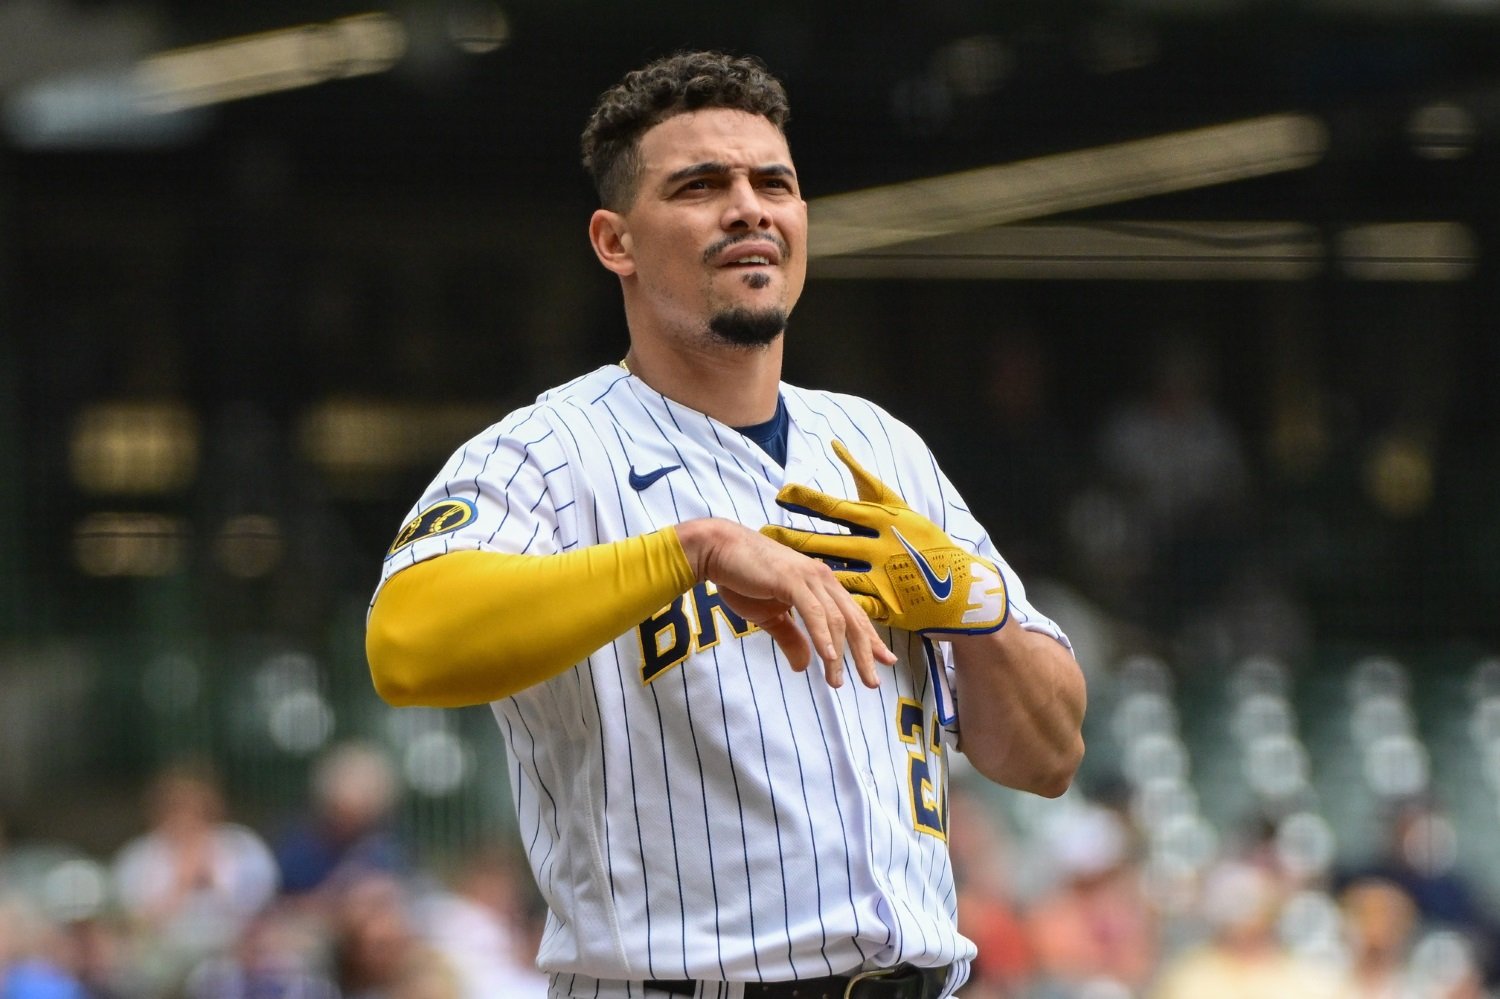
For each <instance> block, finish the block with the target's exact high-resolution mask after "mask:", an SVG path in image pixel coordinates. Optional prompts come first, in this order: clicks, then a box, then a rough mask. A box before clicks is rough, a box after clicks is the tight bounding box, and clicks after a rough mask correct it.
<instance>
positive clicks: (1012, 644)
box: [951, 621, 1087, 797]
mask: <svg viewBox="0 0 1500 999" xmlns="http://www.w3.org/2000/svg"><path fill="white" fill-rule="evenodd" d="M951 642H952V647H953V658H954V663H955V666H956V669H957V697H958V704H959V749H960V750H962V751H963V753H964V755H965V756H967V757H968V758H969V761H970V762H971V763H972V764H973V765H974V768H975V769H976V770H978V771H979V772H980V773H981V774H983V775H984V776H986V777H988V778H989V779H990V780H993V781H995V782H996V783H999V784H1004V785H1005V786H1007V787H1013V788H1016V789H1018V790H1022V791H1031V792H1033V793H1036V794H1040V795H1044V796H1046V797H1056V796H1058V795H1060V794H1062V793H1063V792H1064V791H1066V790H1067V789H1068V785H1069V784H1070V783H1071V782H1072V779H1073V775H1074V773H1076V772H1077V770H1078V765H1079V763H1080V762H1081V761H1082V759H1083V735H1082V727H1083V713H1084V708H1085V705H1086V702H1087V692H1086V690H1085V687H1084V680H1083V673H1082V671H1081V670H1080V669H1079V668H1078V663H1077V661H1076V660H1074V658H1073V655H1072V653H1071V652H1070V651H1069V650H1068V649H1067V648H1066V647H1065V646H1064V645H1062V644H1061V643H1060V642H1058V641H1056V640H1055V639H1053V638H1052V637H1051V636H1049V635H1044V634H1040V633H1037V632H1030V631H1026V630H1025V629H1024V628H1022V627H1020V625H1018V624H1017V623H1016V622H1015V621H1010V622H1008V623H1007V624H1006V625H1005V627H1003V628H1001V629H1000V630H999V631H995V632H991V633H990V634H986V635H953V636H951Z"/></svg>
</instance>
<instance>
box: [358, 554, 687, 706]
mask: <svg viewBox="0 0 1500 999" xmlns="http://www.w3.org/2000/svg"><path fill="white" fill-rule="evenodd" d="M694 581H695V580H694V576H693V570H692V567H691V566H689V565H688V560H687V555H686V554H685V553H684V552H683V550H682V543H681V542H680V541H679V540H678V538H677V529H676V528H675V527H668V528H664V529H662V530H660V531H654V532H652V533H651V534H643V535H638V536H636V537H633V538H626V539H625V540H623V541H613V542H609V543H607V544H599V545H592V546H590V547H588V548H583V549H580V550H578V551H573V552H565V553H563V554H558V555H513V554H509V553H506V552H491V551H457V552H449V553H448V554H446V555H439V556H437V557H435V558H430V559H427V560H426V561H423V562H418V563H417V564H416V565H413V566H411V567H410V568H407V569H402V570H401V571H400V572H398V573H396V574H395V575H394V576H392V577H391V578H390V579H388V580H386V582H385V585H384V586H383V587H381V590H380V594H379V595H378V596H377V597H376V598H375V606H374V607H372V608H371V609H370V619H369V624H368V627H367V630H366V632H365V654H366V656H367V657H368V658H369V662H370V675H371V677H372V678H373V679H374V681H375V690H376V691H377V692H378V693H379V694H380V696H381V697H382V698H383V699H384V700H386V701H387V702H388V703H390V704H394V705H397V706H402V707H405V706H410V705H417V704H421V705H430V706H432V707H461V706H463V705H466V704H483V703H485V702H488V701H493V700H497V699H499V698H502V697H509V696H510V695H511V694H514V693H517V692H518V691H521V690H524V689H526V688H527V687H530V686H532V685H533V684H537V683H541V682H542V681H543V680H547V679H550V678H551V677H554V676H556V675H557V674H559V673H561V672H562V671H563V670H565V669H567V668H568V667H570V666H573V665H574V664H576V663H578V662H580V661H582V660H583V659H584V658H585V657H587V656H589V655H590V654H592V653H593V652H595V651H597V650H598V649H600V648H601V647H603V646H604V645H606V644H607V643H609V642H611V641H613V640H614V639H616V638H618V637H619V636H620V635H622V634H624V633H625V632H626V631H628V630H630V629H631V628H633V627H635V626H636V625H638V624H640V623H641V622H642V621H644V620H645V619H646V618H648V617H650V616H651V615H652V614H655V613H656V612H657V611H659V610H661V609H662V607H664V606H666V605H667V604H669V603H671V602H672V600H673V599H674V598H675V597H677V596H678V595H680V594H682V593H684V592H686V591H687V589H688V588H689V587H691V586H692V585H693V583H694Z"/></svg>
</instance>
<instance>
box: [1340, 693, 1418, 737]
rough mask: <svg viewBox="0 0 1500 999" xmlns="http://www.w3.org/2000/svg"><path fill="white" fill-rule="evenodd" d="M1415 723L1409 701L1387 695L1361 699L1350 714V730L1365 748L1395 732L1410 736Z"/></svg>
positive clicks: (1395, 733)
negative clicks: (1408, 704) (1407, 702)
mask: <svg viewBox="0 0 1500 999" xmlns="http://www.w3.org/2000/svg"><path fill="white" fill-rule="evenodd" d="M1412 726H1413V720H1412V714H1411V708H1410V707H1408V706H1407V704H1406V701H1404V700H1403V699H1401V698H1399V697H1393V696H1391V695H1388V694H1387V695H1376V696H1373V697H1366V698H1363V699H1361V700H1360V701H1359V703H1357V704H1355V705H1354V710H1353V711H1352V712H1351V713H1350V715H1349V733H1350V734H1351V735H1352V736H1354V741H1355V742H1356V743H1358V744H1359V745H1360V746H1365V747H1368V746H1371V745H1374V744H1375V743H1376V742H1378V741H1380V740H1381V739H1385V738H1389V737H1390V736H1393V735H1410V734H1411V732H1412Z"/></svg>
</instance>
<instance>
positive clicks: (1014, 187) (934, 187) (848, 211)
mask: <svg viewBox="0 0 1500 999" xmlns="http://www.w3.org/2000/svg"><path fill="white" fill-rule="evenodd" d="M1327 145H1328V134H1327V128H1326V127H1325V126H1324V124H1323V123H1322V121H1320V120H1319V119H1317V118H1315V117H1313V116H1311V115H1307V114H1280V115H1270V116H1266V117H1262V118H1254V119H1248V120H1245V121H1236V122H1229V123H1226V124H1222V125H1214V126H1210V127H1207V128H1200V129H1194V130H1191V131H1186V132H1174V133H1170V134H1167V135H1160V136H1154V137H1152V138H1148V139H1138V140H1135V141H1133V142H1124V143H1119V144H1116V145H1110V146H1100V147H1098V148H1095V149H1085V150H1080V151H1077V152H1070V153H1059V154H1057V155H1053V156H1043V157H1040V158H1037V159H1032V160H1024V161H1022V162H1018V163H1009V164H1002V165H998V166H992V167H983V168H981V169H978V170H968V171H964V172H961V173H955V174H948V175H945V176H941V177H930V178H926V179H923V180H916V181H910V182H907V183H903V184H892V185H889V186H886V187H878V188H871V189H868V190H863V191H852V192H849V193H847V194H837V195H832V196H829V197H825V198H819V199H817V200H815V201H813V202H812V204H811V205H810V213H811V218H812V223H813V224H812V233H811V238H812V243H811V246H810V248H809V253H810V255H811V256H813V257H828V256H835V255H837V254H842V253H855V252H858V251H861V250H869V249H873V248H875V247H880V246H891V245H894V244H896V243H905V242H910V241H912V240H918V239H925V238H928V237H932V236H943V235H950V234H952V233H957V232H972V231H974V230H977V229H984V228H988V227H990V226H998V225H1002V224H1005V223H1009V222H1017V221H1021V220H1023V219H1033V218H1040V217H1042V216H1045V215H1053V214H1056V213H1058V212H1064V211H1073V210H1077V209H1081V208H1090V207H1094V206H1098V205H1107V204H1115V203H1118V202H1122V201H1130V200H1133V199H1136V198H1144V197H1147V196H1150V195H1155V194H1165V193H1168V192H1171V191H1182V190H1189V189H1192V188H1197V187H1204V186H1208V185H1211V184H1223V183H1228V182H1229V181H1234V180H1244V179H1246V178H1249V177H1259V176H1264V175H1266V174H1272V173H1279V172H1282V171H1287V170H1299V169H1303V168H1305V167H1308V166H1311V165H1313V164H1314V163H1316V162H1318V161H1319V160H1320V159H1322V157H1323V154H1324V152H1325V151H1326V149H1327Z"/></svg>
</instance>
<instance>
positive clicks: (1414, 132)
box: [1406, 102, 1477, 160]
mask: <svg viewBox="0 0 1500 999" xmlns="http://www.w3.org/2000/svg"><path fill="white" fill-rule="evenodd" d="M1476 131H1477V129H1476V128H1475V126H1474V116H1473V115H1472V114H1470V113H1469V112H1468V111H1467V110H1466V109H1464V108H1461V107H1459V106H1458V105H1457V104H1447V103H1442V102H1439V103H1436V104H1428V105H1425V106H1423V107H1420V108H1418V109H1417V110H1416V111H1414V112H1412V116H1411V118H1410V119H1409V120H1408V121H1407V123H1406V134H1407V136H1408V137H1410V139H1411V144H1412V148H1413V149H1415V150H1416V152H1417V155H1418V156H1421V157H1424V158H1426V159H1429V160H1456V159H1459V158H1460V157H1463V156H1467V155H1468V153H1469V151H1470V150H1471V149H1473V147H1474V135H1475V132H1476Z"/></svg>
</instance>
